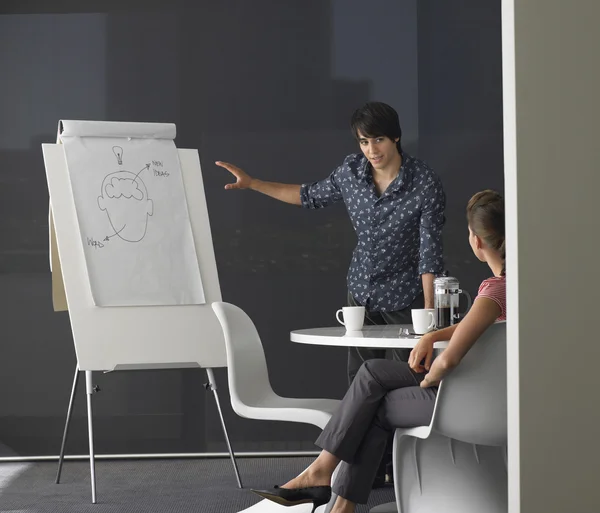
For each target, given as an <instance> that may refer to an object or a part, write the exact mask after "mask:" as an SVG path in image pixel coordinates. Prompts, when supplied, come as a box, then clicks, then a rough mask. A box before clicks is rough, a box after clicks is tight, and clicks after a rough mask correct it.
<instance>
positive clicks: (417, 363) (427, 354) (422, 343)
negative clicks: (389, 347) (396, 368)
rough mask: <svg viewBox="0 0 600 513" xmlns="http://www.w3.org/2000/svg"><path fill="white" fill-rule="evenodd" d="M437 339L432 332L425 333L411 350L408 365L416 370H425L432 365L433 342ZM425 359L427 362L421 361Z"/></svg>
mask: <svg viewBox="0 0 600 513" xmlns="http://www.w3.org/2000/svg"><path fill="white" fill-rule="evenodd" d="M434 342H435V340H434V338H433V336H432V334H431V333H426V334H425V335H423V336H422V337H421V338H420V339H419V341H418V342H417V343H416V344H415V347H414V348H413V350H412V351H411V352H410V356H409V357H408V365H409V366H410V368H411V369H412V370H414V371H415V372H425V371H428V370H429V369H430V367H431V360H432V359H433V344H434ZM423 359H424V360H425V364H424V365H422V364H421V362H422V361H423Z"/></svg>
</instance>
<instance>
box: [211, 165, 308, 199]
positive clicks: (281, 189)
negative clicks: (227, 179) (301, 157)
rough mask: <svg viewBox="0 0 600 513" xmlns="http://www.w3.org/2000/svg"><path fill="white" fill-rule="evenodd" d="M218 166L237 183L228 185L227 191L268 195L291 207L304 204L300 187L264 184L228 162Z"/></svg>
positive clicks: (272, 183) (271, 183)
mask: <svg viewBox="0 0 600 513" xmlns="http://www.w3.org/2000/svg"><path fill="white" fill-rule="evenodd" d="M216 164H217V166H221V167H223V168H225V169H227V171H229V172H230V173H231V174H232V175H233V176H235V179H236V182H235V183H228V184H227V185H226V186H225V189H252V190H253V191H258V192H260V193H262V194H266V195H267V196H270V197H271V198H275V199H276V200H279V201H283V202H285V203H289V204H291V205H298V206H300V205H301V204H302V202H301V200H300V187H301V186H300V185H295V184H288V183H277V182H264V181H262V180H258V179H256V178H252V177H251V176H250V175H248V174H247V173H246V172H245V171H244V170H243V169H240V168H239V167H237V166H234V165H233V164H229V163H228V162H220V161H217V162H216Z"/></svg>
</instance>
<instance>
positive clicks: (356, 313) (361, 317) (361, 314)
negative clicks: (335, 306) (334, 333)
mask: <svg viewBox="0 0 600 513" xmlns="http://www.w3.org/2000/svg"><path fill="white" fill-rule="evenodd" d="M340 314H343V316H344V320H343V321H342V319H340ZM335 318H336V319H337V320H338V322H339V323H340V324H343V325H344V326H346V329H347V330H348V331H360V330H362V327H363V324H364V322H365V307H364V306H345V307H344V308H340V309H339V310H338V311H337V312H336V313H335Z"/></svg>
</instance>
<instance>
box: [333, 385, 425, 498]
mask: <svg viewBox="0 0 600 513" xmlns="http://www.w3.org/2000/svg"><path fill="white" fill-rule="evenodd" d="M436 394H437V387H435V388H421V387H419V386H412V387H405V388H399V389H396V390H392V391H390V392H388V394H386V396H385V399H384V400H383V401H382V402H381V405H380V407H379V409H378V411H377V414H376V415H375V417H374V419H373V422H372V423H371V426H370V429H369V430H368V431H367V433H366V434H365V436H364V438H363V440H362V443H361V445H360V447H359V448H358V450H357V452H356V454H355V456H354V459H353V461H352V462H351V463H348V462H346V461H343V462H342V463H341V464H340V469H339V471H338V474H337V477H336V480H335V483H334V486H333V491H334V492H335V493H336V494H338V495H339V496H340V497H343V498H344V499H346V500H347V501H352V502H356V503H362V504H364V503H366V502H367V499H368V498H369V493H370V492H371V484H372V482H373V479H374V478H375V474H376V472H377V467H378V466H379V462H380V460H381V457H382V455H383V453H384V451H385V447H386V442H387V438H388V436H389V434H390V433H391V432H393V430H394V429H395V428H397V427H415V426H424V425H427V424H428V423H429V422H430V421H431V416H432V415H433V407H434V405H435V397H436Z"/></svg>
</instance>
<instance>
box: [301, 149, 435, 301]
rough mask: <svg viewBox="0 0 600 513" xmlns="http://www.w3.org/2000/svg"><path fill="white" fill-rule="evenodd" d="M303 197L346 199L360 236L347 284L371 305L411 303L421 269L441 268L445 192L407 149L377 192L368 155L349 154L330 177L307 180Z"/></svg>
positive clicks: (322, 201)
mask: <svg viewBox="0 0 600 513" xmlns="http://www.w3.org/2000/svg"><path fill="white" fill-rule="evenodd" d="M300 197H301V200H302V206H303V207H305V208H312V209H314V208H322V207H326V206H328V205H331V204H332V203H335V202H338V201H343V202H344V203H345V204H346V208H347V210H348V213H349V215H350V219H351V221H352V224H353V226H354V230H355V231H356V235H357V237H358V243H357V245H356V248H355V250H354V253H353V255H352V262H351V264H350V269H349V271H348V290H349V292H350V293H351V294H352V295H353V296H354V299H355V300H356V301H357V302H358V303H359V304H361V305H365V306H366V307H367V309H368V310H370V311H380V312H392V311H395V310H402V309H404V308H406V307H408V306H410V304H411V303H412V302H413V301H414V300H415V298H416V297H417V296H418V295H419V294H420V293H421V291H422V290H423V284H422V281H421V274H425V273H434V274H435V273H439V272H441V271H442V270H443V265H444V264H443V247H442V228H443V226H444V222H445V217H444V208H445V204H446V197H445V194H444V190H443V188H442V183H441V181H440V179H439V177H438V176H437V175H436V174H435V173H434V172H433V170H432V169H431V168H430V167H429V166H428V165H427V164H425V163H424V162H423V161H421V160H418V159H416V158H414V157H411V156H410V155H407V154H406V153H403V154H402V167H401V168H400V173H399V174H398V176H397V177H396V178H395V179H394V181H393V182H392V183H391V184H390V185H389V186H388V188H387V189H386V191H385V192H384V193H383V194H382V195H381V196H378V195H377V192H376V189H375V185H374V183H373V177H372V174H371V166H370V164H369V161H368V160H367V158H366V157H365V156H364V155H362V154H352V155H348V156H347V157H346V158H345V159H344V162H343V164H342V165H341V166H339V167H338V168H337V169H336V170H335V171H333V173H331V175H329V177H327V178H325V179H324V180H321V181H318V182H314V183H306V184H303V185H302V186H301V189H300Z"/></svg>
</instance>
